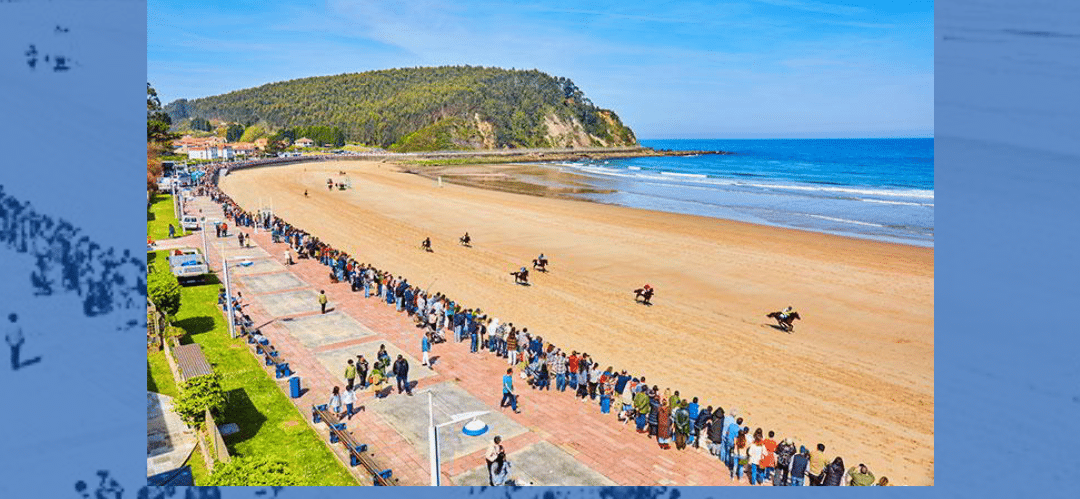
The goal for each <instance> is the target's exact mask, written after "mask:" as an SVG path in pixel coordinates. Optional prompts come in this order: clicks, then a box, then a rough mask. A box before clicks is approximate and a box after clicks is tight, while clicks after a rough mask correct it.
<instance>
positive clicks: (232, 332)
mask: <svg viewBox="0 0 1080 499" xmlns="http://www.w3.org/2000/svg"><path fill="white" fill-rule="evenodd" d="M221 270H222V272H224V273H225V306H226V307H227V310H226V312H227V314H226V315H228V316H229V317H228V318H227V319H226V320H227V321H228V322H229V338H231V339H236V326H235V325H234V324H233V304H232V286H230V285H229V260H228V259H227V258H225V243H222V244H221Z"/></svg>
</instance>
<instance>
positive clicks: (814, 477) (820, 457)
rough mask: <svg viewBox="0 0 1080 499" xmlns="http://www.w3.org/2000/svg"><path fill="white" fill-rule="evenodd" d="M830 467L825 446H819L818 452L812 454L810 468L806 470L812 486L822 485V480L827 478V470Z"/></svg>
mask: <svg viewBox="0 0 1080 499" xmlns="http://www.w3.org/2000/svg"><path fill="white" fill-rule="evenodd" d="M828 465H829V458H828V457H826V456H825V444H817V450H816V451H811V452H810V467H809V468H808V469H807V470H806V471H807V476H808V477H810V486H811V487H817V486H820V485H821V479H822V478H825V468H826V467H827V466H828Z"/></svg>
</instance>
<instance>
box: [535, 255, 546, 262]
mask: <svg viewBox="0 0 1080 499" xmlns="http://www.w3.org/2000/svg"><path fill="white" fill-rule="evenodd" d="M536 260H537V261H539V262H543V261H544V254H543V253H540V256H539V257H537V258H536Z"/></svg>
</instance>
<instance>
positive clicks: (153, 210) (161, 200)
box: [146, 194, 186, 241]
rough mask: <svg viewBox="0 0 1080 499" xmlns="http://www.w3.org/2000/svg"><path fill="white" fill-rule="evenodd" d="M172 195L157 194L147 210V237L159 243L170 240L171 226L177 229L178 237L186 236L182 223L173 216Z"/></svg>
mask: <svg viewBox="0 0 1080 499" xmlns="http://www.w3.org/2000/svg"><path fill="white" fill-rule="evenodd" d="M172 203H173V197H172V194H155V195H154V198H153V199H152V200H151V204H150V207H149V208H147V209H146V235H147V236H149V237H150V239H153V240H155V241H157V240H158V239H168V238H169V224H172V226H173V227H175V228H176V237H180V236H183V235H185V234H186V232H184V228H183V227H180V221H179V220H177V219H176V217H175V216H173V207H172Z"/></svg>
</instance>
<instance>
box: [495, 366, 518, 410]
mask: <svg viewBox="0 0 1080 499" xmlns="http://www.w3.org/2000/svg"><path fill="white" fill-rule="evenodd" d="M502 389H503V398H502V401H501V402H499V407H506V405H507V401H509V404H510V407H511V408H513V409H514V412H516V413H520V412H521V411H519V410H518V407H517V395H516V394H515V393H514V369H513V368H509V369H507V370H506V375H505V376H503V380H502Z"/></svg>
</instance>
